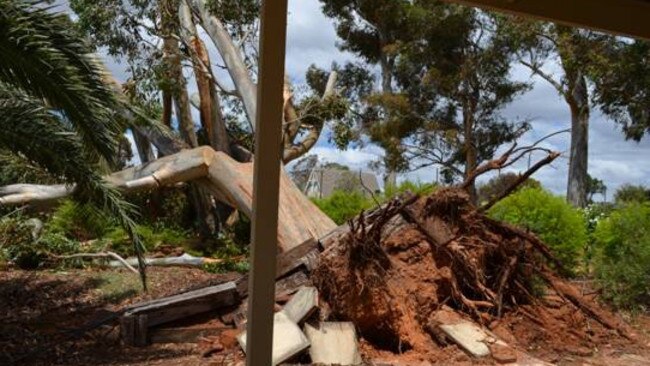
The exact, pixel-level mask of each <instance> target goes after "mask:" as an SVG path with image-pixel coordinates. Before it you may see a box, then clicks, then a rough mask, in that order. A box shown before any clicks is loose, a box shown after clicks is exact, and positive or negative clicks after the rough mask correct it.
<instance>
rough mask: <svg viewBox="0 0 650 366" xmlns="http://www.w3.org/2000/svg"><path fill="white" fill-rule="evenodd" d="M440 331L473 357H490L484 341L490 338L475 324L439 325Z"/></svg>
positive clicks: (465, 322) (464, 322)
mask: <svg viewBox="0 0 650 366" xmlns="http://www.w3.org/2000/svg"><path fill="white" fill-rule="evenodd" d="M439 327H440V329H441V330H442V331H443V332H444V333H445V334H446V335H447V336H448V337H449V338H451V339H452V340H453V341H454V342H455V343H456V344H458V345H459V346H460V347H461V348H462V349H463V350H465V351H466V352H467V353H469V354H470V355H472V356H474V357H485V356H489V355H490V349H489V348H488V345H487V344H486V340H487V339H488V338H491V337H489V336H488V335H487V333H485V332H484V331H483V329H481V328H480V327H479V326H477V325H476V324H473V323H470V322H467V321H463V322H459V323H456V324H441V325H439Z"/></svg>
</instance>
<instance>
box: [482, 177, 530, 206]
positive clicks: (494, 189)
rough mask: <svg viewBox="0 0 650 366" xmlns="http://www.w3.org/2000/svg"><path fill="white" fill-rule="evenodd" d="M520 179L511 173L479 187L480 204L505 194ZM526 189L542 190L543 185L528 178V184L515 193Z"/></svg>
mask: <svg viewBox="0 0 650 366" xmlns="http://www.w3.org/2000/svg"><path fill="white" fill-rule="evenodd" d="M518 179H519V174H517V173H511V172H508V173H503V174H499V175H497V176H496V177H493V178H491V179H490V180H489V181H487V182H485V183H484V184H481V185H480V186H479V187H478V192H477V194H478V202H479V203H480V204H483V203H487V202H489V201H490V199H492V197H496V196H497V195H499V194H501V193H503V192H505V190H506V189H508V187H510V186H511V185H512V184H513V183H514V182H516V181H517V180H518ZM524 187H534V188H541V187H542V184H541V183H540V182H539V181H537V180H535V179H533V178H528V179H526V182H524V183H523V184H522V185H520V186H519V187H518V188H517V189H516V190H515V191H517V190H519V189H522V188H524Z"/></svg>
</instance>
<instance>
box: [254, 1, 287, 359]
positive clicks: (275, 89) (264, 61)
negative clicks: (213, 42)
mask: <svg viewBox="0 0 650 366" xmlns="http://www.w3.org/2000/svg"><path fill="white" fill-rule="evenodd" d="M286 35H287V0H276V1H269V0H264V1H262V8H261V11H260V45H259V55H260V60H259V73H258V75H259V76H258V79H259V81H258V84H257V111H256V116H255V117H256V118H255V126H256V128H255V135H256V136H255V165H254V175H253V215H252V216H253V217H252V244H253V245H252V251H251V263H252V266H251V270H250V280H249V293H250V297H249V299H248V317H247V318H248V323H247V334H248V339H247V342H246V364H247V365H248V366H268V365H271V363H272V356H273V355H272V351H273V308H274V305H275V273H276V268H275V267H276V262H275V258H276V256H277V233H278V200H279V198H278V197H279V192H280V161H281V153H282V124H281V123H282V109H283V106H282V104H283V99H282V90H283V87H284V59H285V47H286Z"/></svg>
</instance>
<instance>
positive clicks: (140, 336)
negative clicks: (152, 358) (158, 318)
mask: <svg viewBox="0 0 650 366" xmlns="http://www.w3.org/2000/svg"><path fill="white" fill-rule="evenodd" d="M148 319H149V317H148V316H147V314H138V315H136V316H135V345H136V346H137V347H144V346H146V345H147V344H148V334H147V333H148V332H147V328H148V327H147V321H148Z"/></svg>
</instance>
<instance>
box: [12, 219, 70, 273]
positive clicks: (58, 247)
mask: <svg viewBox="0 0 650 366" xmlns="http://www.w3.org/2000/svg"><path fill="white" fill-rule="evenodd" d="M32 231H33V225H30V224H29V223H28V220H26V218H25V217H22V216H16V217H14V218H4V219H2V220H0V243H1V249H2V257H3V259H4V260H5V261H12V262H13V263H15V264H16V265H17V266H18V267H19V268H22V269H35V268H40V267H43V266H45V265H50V263H49V262H48V261H49V260H50V259H51V258H52V256H53V255H63V254H71V253H77V252H79V251H80V248H79V242H77V241H76V240H71V239H68V238H67V237H66V236H65V235H63V234H61V233H54V232H45V233H43V234H42V235H41V236H40V237H39V238H37V239H34V237H33V234H32ZM77 262H78V261H77ZM68 264H70V263H68Z"/></svg>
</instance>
